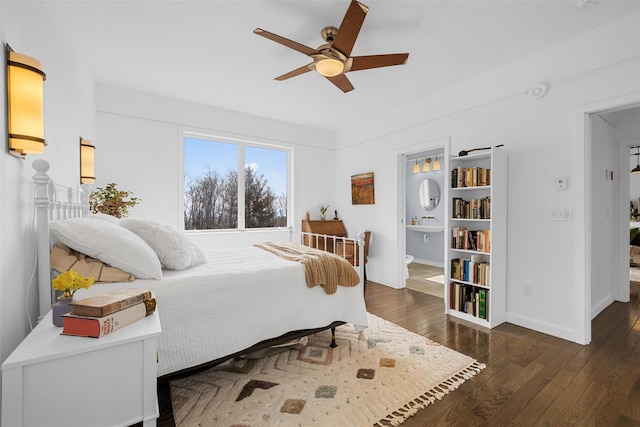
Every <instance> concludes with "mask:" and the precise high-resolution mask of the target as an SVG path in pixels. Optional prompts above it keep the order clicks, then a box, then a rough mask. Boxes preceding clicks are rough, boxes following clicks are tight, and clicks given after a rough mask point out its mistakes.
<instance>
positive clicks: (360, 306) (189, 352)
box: [75, 247, 368, 376]
mask: <svg viewBox="0 0 640 427" xmlns="http://www.w3.org/2000/svg"><path fill="white" fill-rule="evenodd" d="M207 257H208V259H209V262H208V263H207V264H204V265H200V266H197V267H194V268H191V269H188V270H185V271H170V270H165V271H163V274H164V277H163V279H162V280H154V279H149V280H136V281H135V282H133V283H104V284H95V285H93V286H92V287H91V288H89V289H88V290H84V289H81V290H80V291H78V292H77V293H76V296H75V298H76V299H82V298H86V297H88V296H91V295H96V294H100V293H104V292H107V291H110V290H113V289H115V288H119V287H139V288H141V289H150V290H151V291H152V292H153V294H154V296H155V298H156V301H157V310H158V314H159V315H160V321H161V324H162V336H161V337H160V339H159V342H158V347H159V349H158V355H159V363H158V376H162V375H165V374H169V373H172V372H176V371H179V370H181V369H185V368H188V367H192V366H197V365H199V364H202V363H205V362H209V361H211V360H215V359H217V358H219V357H223V356H226V355H229V354H232V353H235V352H237V351H240V350H244V349H245V348H247V347H249V346H251V345H253V344H256V343H258V342H260V341H262V340H265V339H268V338H274V337H278V336H280V335H282V334H284V333H286V332H289V331H294V330H299V329H309V328H318V327H323V326H326V325H328V324H330V323H331V322H333V321H338V320H340V321H345V322H350V323H353V324H354V325H356V327H357V328H358V329H362V328H364V327H366V326H367V325H368V323H367V312H366V308H365V304H364V296H363V289H362V285H358V286H355V287H350V288H347V287H342V286H339V287H338V291H337V292H336V293H335V294H333V295H327V294H326V292H325V291H324V290H323V289H322V288H321V287H320V286H316V287H314V288H307V285H306V283H305V275H304V267H303V266H302V265H301V264H299V263H297V262H293V261H286V260H284V259H281V258H280V257H278V256H276V255H274V254H271V253H269V252H266V251H264V250H262V249H259V248H255V247H247V248H242V249H228V250H223V251H211V252H208V253H207Z"/></svg>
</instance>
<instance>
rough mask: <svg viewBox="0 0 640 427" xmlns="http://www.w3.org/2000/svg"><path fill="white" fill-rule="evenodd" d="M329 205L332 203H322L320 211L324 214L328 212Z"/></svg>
mask: <svg viewBox="0 0 640 427" xmlns="http://www.w3.org/2000/svg"><path fill="white" fill-rule="evenodd" d="M329 206H330V205H327V206H323V205H320V213H321V214H322V215H324V214H326V213H327V209H329Z"/></svg>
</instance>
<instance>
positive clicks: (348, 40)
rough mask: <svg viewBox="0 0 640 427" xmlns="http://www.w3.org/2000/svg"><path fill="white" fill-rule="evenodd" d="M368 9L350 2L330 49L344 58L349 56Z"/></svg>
mask: <svg viewBox="0 0 640 427" xmlns="http://www.w3.org/2000/svg"><path fill="white" fill-rule="evenodd" d="M368 11H369V8H368V7H367V6H365V5H363V4H362V3H358V2H357V1H355V0H351V4H349V8H348V9H347V12H346V13H345V15H344V18H343V19H342V23H341V24H340V27H339V28H338V34H336V37H335V39H333V44H332V45H331V47H333V48H334V49H336V50H338V51H339V52H340V53H342V54H343V55H344V56H349V55H351V51H352V50H353V45H354V44H355V43H356V38H358V34H359V33H360V28H362V23H363V22H364V18H365V17H366V16H367V12H368Z"/></svg>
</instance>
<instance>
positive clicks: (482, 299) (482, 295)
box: [478, 289, 488, 320]
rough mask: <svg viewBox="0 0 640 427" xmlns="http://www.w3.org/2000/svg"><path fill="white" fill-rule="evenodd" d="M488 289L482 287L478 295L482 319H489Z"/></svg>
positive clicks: (479, 312) (479, 313)
mask: <svg viewBox="0 0 640 427" xmlns="http://www.w3.org/2000/svg"><path fill="white" fill-rule="evenodd" d="M487 296H488V295H487V290H486V289H480V292H479V297H478V300H479V301H478V317H479V318H481V319H485V320H486V319H487V306H488V304H487V303H488V302H487Z"/></svg>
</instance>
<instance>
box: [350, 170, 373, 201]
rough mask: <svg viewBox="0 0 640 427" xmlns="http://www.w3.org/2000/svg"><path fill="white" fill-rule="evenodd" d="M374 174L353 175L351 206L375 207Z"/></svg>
mask: <svg viewBox="0 0 640 427" xmlns="http://www.w3.org/2000/svg"><path fill="white" fill-rule="evenodd" d="M375 203H376V199H375V194H374V191H373V172H367V173H361V174H359V175H351V204H352V205H374V204H375Z"/></svg>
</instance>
